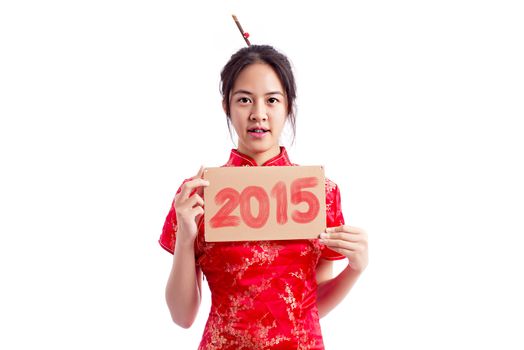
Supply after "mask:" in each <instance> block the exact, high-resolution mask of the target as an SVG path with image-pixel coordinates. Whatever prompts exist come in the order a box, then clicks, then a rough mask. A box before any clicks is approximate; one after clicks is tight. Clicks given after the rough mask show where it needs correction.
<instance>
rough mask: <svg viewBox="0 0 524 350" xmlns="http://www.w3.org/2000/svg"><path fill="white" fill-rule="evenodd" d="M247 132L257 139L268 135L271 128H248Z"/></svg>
mask: <svg viewBox="0 0 524 350" xmlns="http://www.w3.org/2000/svg"><path fill="white" fill-rule="evenodd" d="M247 133H248V134H249V135H250V136H251V137H253V138H255V139H261V138H263V137H264V136H266V135H267V134H269V130H264V129H257V130H248V131H247Z"/></svg>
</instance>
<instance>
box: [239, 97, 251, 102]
mask: <svg viewBox="0 0 524 350" xmlns="http://www.w3.org/2000/svg"><path fill="white" fill-rule="evenodd" d="M238 102H240V103H248V102H249V98H247V97H241V98H239V99H238Z"/></svg>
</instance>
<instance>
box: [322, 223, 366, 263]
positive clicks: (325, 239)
mask: <svg viewBox="0 0 524 350" xmlns="http://www.w3.org/2000/svg"><path fill="white" fill-rule="evenodd" d="M320 243H322V244H325V245H326V246H327V247H328V248H330V249H332V250H334V251H336V252H337V253H340V254H342V255H344V256H346V257H347V258H348V260H349V266H350V267H351V269H353V270H355V271H357V272H362V271H364V269H365V268H366V266H367V265H368V235H367V233H366V232H365V231H364V230H363V229H361V228H358V227H353V226H348V225H342V226H338V227H328V228H327V229H326V232H325V233H324V232H323V233H321V234H320Z"/></svg>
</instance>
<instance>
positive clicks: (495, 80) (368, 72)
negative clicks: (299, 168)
mask: <svg viewBox="0 0 524 350" xmlns="http://www.w3.org/2000/svg"><path fill="white" fill-rule="evenodd" d="M232 13H235V14H236V15H237V16H238V18H239V20H240V21H241V23H242V25H243V27H244V29H245V30H246V31H247V32H249V33H250V34H251V37H250V39H251V41H252V43H255V44H271V45H273V46H274V47H275V48H277V49H279V50H280V51H282V52H283V53H284V54H286V55H288V57H289V58H290V60H291V62H292V64H293V67H294V70H295V74H296V80H297V85H298V99H297V104H298V118H297V123H298V127H297V139H296V142H295V144H294V145H290V144H289V141H288V140H286V138H284V139H283V143H284V145H286V146H287V147H288V151H289V154H290V157H291V160H292V161H293V162H295V163H299V164H302V165H312V164H323V165H324V166H325V168H326V174H327V176H328V177H330V178H331V179H332V180H334V181H335V182H337V183H338V185H339V186H340V188H341V192H342V205H343V212H344V214H345V217H346V221H347V223H348V224H350V225H353V226H357V227H362V228H364V229H366V230H367V232H368V234H369V239H370V264H369V267H368V269H367V270H366V271H365V273H364V274H363V275H362V276H361V278H360V280H359V281H358V282H357V284H356V285H355V287H354V289H353V290H352V291H351V293H350V294H349V295H348V297H347V298H346V299H345V300H344V301H343V302H342V303H341V304H340V305H339V306H338V308H337V309H336V310H334V311H333V312H332V313H331V314H329V315H328V316H327V317H325V318H324V319H322V321H321V324H322V329H323V333H324V341H325V344H326V348H327V349H330V350H331V349H386V348H387V349H466V348H469V349H473V348H477V349H478V348H486V349H495V348H496V349H522V348H524V340H523V336H522V328H523V325H524V316H523V315H524V303H523V301H522V296H523V295H524V287H523V284H524V283H523V282H524V281H523V277H522V276H523V274H522V268H523V266H524V259H523V254H522V252H521V250H522V247H523V245H522V242H523V240H522V236H523V235H524V224H523V219H524V215H523V214H524V203H523V196H524V185H523V183H524V181H523V179H524V171H523V169H522V168H523V167H522V165H523V149H524V141H523V136H522V135H523V134H524V128H523V126H522V121H523V118H524V103H523V102H524V101H523V96H524V65H523V64H522V62H524V50H523V42H524V41H523V39H524V35H523V33H524V22H523V21H522V18H523V17H524V11H523V10H522V5H521V3H520V2H519V1H504V0H499V1H465V0H453V1H447V0H441V1H404V0H399V1H350V2H347V1H328V0H325V1H322V2H320V1H310V2H308V1H272V0H267V1H193V2H188V1H184V2H182V1H178V2H177V1H154V0H153V1H116V0H104V1H99V0H93V1H56V0H50V1H23V0H18V1H14V0H13V1H9V0H3V1H2V2H0V118H1V122H0V167H1V170H0V177H1V181H0V190H1V193H0V210H1V211H0V234H1V235H0V281H1V287H0V333H1V336H0V348H2V349H166V350H167V349H196V348H197V346H198V343H199V341H200V338H201V335H202V331H203V328H204V323H205V321H206V319H207V313H208V312H209V306H210V294H209V291H208V290H207V289H206V290H205V291H204V295H203V302H202V305H201V309H200V311H199V315H198V318H197V320H196V322H195V324H194V325H193V327H192V328H190V329H187V330H186V329H182V328H179V327H177V326H176V325H175V324H173V323H172V321H171V319H170V316H169V313H168V310H167V307H166V305H165V301H164V287H165V283H166V281H167V277H168V273H169V271H170V268H171V260H172V258H171V255H170V254H168V253H167V252H165V251H164V250H163V249H161V248H160V246H159V245H158V243H157V240H158V237H159V235H160V232H161V229H162V226H163V223H164V220H165V216H166V215H167V212H168V210H169V206H170V204H171V201H172V199H173V197H174V194H175V191H176V189H177V188H178V186H179V185H180V183H181V182H182V180H183V179H184V178H187V177H190V176H192V175H194V174H195V173H196V172H197V170H198V168H199V167H200V165H206V166H220V165H222V164H224V163H225V162H226V161H227V159H228V156H229V151H230V149H231V148H233V147H235V146H234V144H233V143H232V141H231V140H230V137H229V134H228V131H227V126H226V121H225V116H224V114H223V112H222V109H221V105H220V94H219V89H218V87H219V74H220V70H221V69H222V67H223V65H224V64H225V63H226V62H227V60H228V59H229V57H230V56H231V55H232V54H233V53H234V52H235V51H237V50H238V49H240V48H241V47H244V46H245V43H244V41H243V39H242V37H241V36H240V33H239V31H238V29H237V28H236V26H235V24H234V22H233V20H232V18H231V14H232ZM341 264H343V263H341ZM343 267H344V266H343V265H340V264H338V265H337V269H340V268H343ZM204 285H205V284H204ZM206 286H207V285H206Z"/></svg>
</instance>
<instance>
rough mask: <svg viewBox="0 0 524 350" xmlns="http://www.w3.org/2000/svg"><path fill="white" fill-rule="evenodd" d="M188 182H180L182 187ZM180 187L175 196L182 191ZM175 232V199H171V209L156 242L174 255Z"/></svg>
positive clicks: (176, 227) (176, 226)
mask: <svg viewBox="0 0 524 350" xmlns="http://www.w3.org/2000/svg"><path fill="white" fill-rule="evenodd" d="M189 180H190V179H186V180H184V182H182V185H183V184H184V183H185V182H187V181H189ZM182 185H180V187H179V188H178V190H177V191H176V193H177V194H178V193H179V192H180V191H181V190H182ZM177 230H178V225H177V222H176V211H175V199H173V201H172V202H171V208H169V212H168V213H167V216H166V221H165V222H164V226H163V228H162V233H161V234H160V239H159V240H158V243H160V246H162V248H164V249H165V250H167V251H168V252H170V253H171V254H174V253H175V243H176V232H177Z"/></svg>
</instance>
